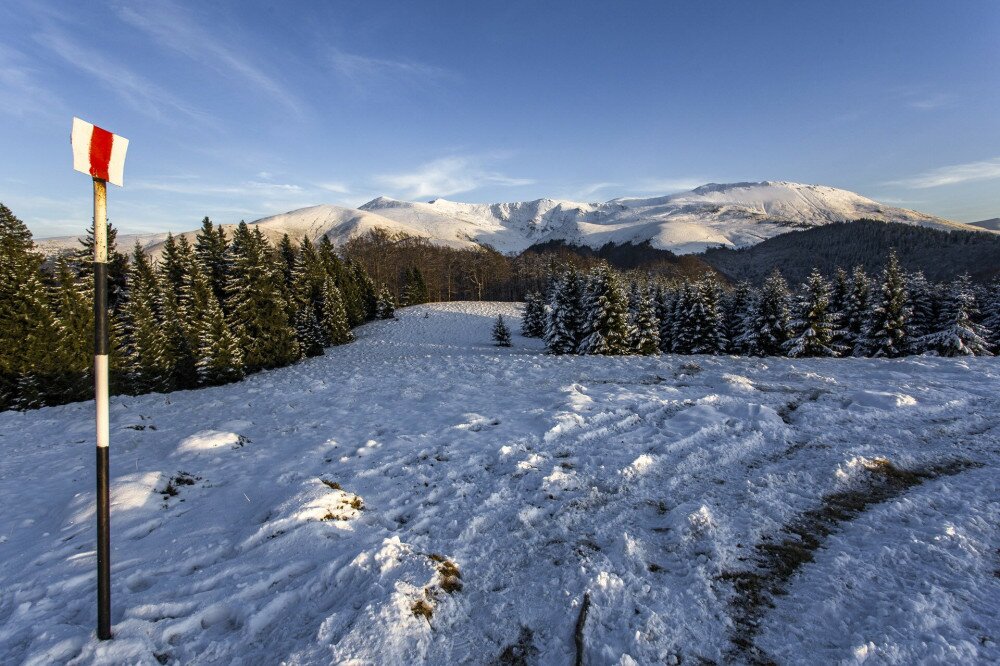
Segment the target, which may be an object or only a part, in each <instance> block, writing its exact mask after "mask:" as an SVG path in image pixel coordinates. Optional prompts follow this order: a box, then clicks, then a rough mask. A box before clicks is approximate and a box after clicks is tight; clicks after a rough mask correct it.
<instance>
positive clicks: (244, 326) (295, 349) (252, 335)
mask: <svg viewBox="0 0 1000 666" xmlns="http://www.w3.org/2000/svg"><path fill="white" fill-rule="evenodd" d="M229 252H230V256H229V267H230V268H229V275H228V281H227V285H226V300H227V305H228V306H227V308H226V309H227V310H228V311H229V313H230V328H231V330H232V332H233V333H234V334H235V335H236V337H237V339H238V340H239V345H240V349H241V350H242V352H243V362H244V366H245V368H246V369H247V371H248V372H255V371H257V370H260V369H264V368H277V367H281V366H284V365H288V364H289V363H292V362H293V361H295V360H297V359H299V358H300V357H301V354H300V349H299V344H298V341H297V340H296V337H295V329H294V328H293V327H292V325H291V321H290V320H289V316H288V311H289V309H290V308H289V305H288V302H287V300H286V296H285V293H286V291H287V290H286V288H285V284H284V278H283V276H282V273H281V271H280V269H278V268H276V267H275V265H274V262H273V260H272V256H271V253H272V251H271V247H270V246H269V245H268V243H267V241H266V240H264V238H263V236H262V234H260V230H259V229H257V230H256V231H255V232H253V233H251V232H250V231H249V228H248V227H247V225H246V224H245V223H243V222H241V223H240V225H239V226H238V227H237V229H236V232H235V233H234V234H233V242H232V243H231V244H230V246H229Z"/></svg>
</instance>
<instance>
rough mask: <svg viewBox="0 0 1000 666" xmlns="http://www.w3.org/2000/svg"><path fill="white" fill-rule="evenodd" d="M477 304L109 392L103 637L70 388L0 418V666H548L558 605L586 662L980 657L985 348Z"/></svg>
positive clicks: (985, 641) (994, 457) (997, 372)
mask: <svg viewBox="0 0 1000 666" xmlns="http://www.w3.org/2000/svg"><path fill="white" fill-rule="evenodd" d="M499 312H502V313H504V314H505V315H509V316H510V317H511V319H512V320H513V322H512V323H513V326H512V327H513V328H515V329H516V325H517V321H516V317H517V306H515V305H512V304H497V303H485V304H475V303H473V304H450V305H428V306H420V307H415V308H408V309H405V310H402V311H400V312H399V320H397V321H389V322H378V323H374V324H370V325H368V326H366V327H364V328H362V329H360V331H359V339H358V341H357V342H355V343H353V344H350V345H347V346H344V347H339V348H335V349H332V350H328V354H327V355H326V356H324V357H321V358H317V359H312V360H310V361H307V362H304V363H301V364H299V365H296V366H294V367H290V368H285V369H281V370H276V371H272V372H267V373H262V374H259V375H256V376H253V377H251V378H249V379H247V380H246V381H243V382H241V383H239V384H236V385H231V386H225V387H219V388H210V389H203V390H199V391H189V392H179V393H173V394H170V395H146V396H141V397H134V398H133V397H124V398H116V399H114V400H113V403H112V410H111V415H112V475H113V486H112V492H113V497H112V502H113V503H112V525H113V532H112V548H113V603H114V606H113V621H114V633H115V639H114V640H113V641H110V642H104V643H101V642H98V641H96V640H95V638H94V634H93V632H94V625H95V615H96V613H95V607H94V606H95V604H94V566H95V561H94V532H95V527H94V517H93V504H94V495H93V485H94V482H93V471H92V470H93V466H94V452H93V440H92V434H91V431H92V423H91V419H92V414H91V412H92V405H91V404H90V403H80V404H75V405H68V406H64V407H55V408H46V409H42V410H38V411H33V412H28V413H13V412H7V413H3V414H0V449H2V451H3V456H2V457H0V506H2V513H0V565H2V567H0V663H3V664H16V663H22V662H23V663H32V664H53V663H94V662H96V663H108V664H111V663H114V664H121V663H148V664H157V663H182V664H188V663H205V664H207V663H211V664H216V663H219V664H228V663H241V664H257V663H260V664H277V663H289V664H305V663H309V664H316V663H323V664H325V663H358V664H412V663H433V664H456V663H491V662H497V663H540V664H565V663H571V661H572V659H573V655H574V650H575V647H574V633H575V632H574V627H575V625H576V624H577V620H578V617H579V615H580V605H581V603H582V602H583V599H584V596H585V594H589V599H590V603H589V612H588V613H587V616H586V619H585V622H584V623H583V628H582V633H581V636H582V639H583V644H584V646H585V663H587V664H633V663H640V664H648V663H685V664H695V663H699V660H711V661H715V662H719V663H725V662H737V663H739V662H743V661H748V660H751V659H762V658H769V659H773V660H775V661H777V662H778V663H801V664H816V663H837V662H847V663H855V662H861V661H865V662H866V663H900V664H910V663H947V664H955V663H996V662H998V661H1000V646H998V641H1000V577H998V576H1000V476H998V473H997V472H998V462H1000V391H998V388H1000V360H998V359H991V358H985V359H981V358H975V359H933V358H908V359H902V360H895V361H885V360H868V359H843V360H811V361H803V360H790V359H738V358H712V357H673V356H669V357H662V358H596V357H552V356H546V355H545V354H543V353H542V352H541V349H540V344H539V342H538V341H533V340H526V339H524V338H521V337H519V336H516V335H515V337H514V347H513V348H511V349H497V348H495V347H492V346H491V345H490V340H489V332H490V328H491V324H492V322H493V318H494V317H495V316H496V314H497V313H499ZM956 462H960V463H961V464H955V463H956ZM977 465H978V466H977ZM933 469H937V470H938V471H939V472H940V473H932V472H928V473H927V474H925V475H920V474H906V473H905V472H903V471H900V470H933ZM324 482H326V483H324ZM168 484H169V485H170V488H171V489H172V490H174V491H175V492H176V494H175V495H169V494H164V493H163V492H162V491H163V490H164V489H166V488H167V486H168ZM879 493H881V494H879ZM845 502H846V503H850V502H854V504H853V505H852V506H854V509H855V510H853V511H852V510H849V509H844V508H843V506H846V504H845ZM831 507H833V508H831ZM836 507H840V508H839V509H837V508H836ZM823 521H825V522H823ZM803 534H805V536H804V537H803ZM790 535H797V536H794V538H793V537H790ZM796 539H801V540H802V543H803V546H802V548H801V549H798V550H796V549H795V548H792V547H790V546H789V543H790V542H793V541H795V540H796ZM793 545H794V544H793ZM772 546H773V547H772ZM456 569H457V571H456ZM739 572H750V574H753V575H756V576H757V578H756V579H754V580H755V581H756V582H757V583H759V584H760V588H759V589H755V588H753V586H752V585H747V584H746V580H747V579H746V578H743V579H740V577H739ZM755 572H756V573H755ZM740 580H742V581H743V582H742V583H740ZM518 658H524V659H525V661H524V662H519V661H518Z"/></svg>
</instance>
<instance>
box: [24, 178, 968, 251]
mask: <svg viewBox="0 0 1000 666" xmlns="http://www.w3.org/2000/svg"><path fill="white" fill-rule="evenodd" d="M862 217H866V218H874V219H879V220H885V221H892V222H902V223H905V224H916V225H921V226H926V227H934V228H939V229H948V230H951V229H962V230H966V231H982V228H978V227H973V226H970V225H967V224H961V223H958V222H951V221H949V220H945V219H942V218H939V217H934V216H932V215H927V214H924V213H919V212H917V211H912V210H907V209H903V208H894V207H892V206H887V205H884V204H881V203H879V202H877V201H874V200H872V199H868V198H866V197H863V196H861V195H860V194H856V193H854V192H849V191H847V190H841V189H837V188H834V187H826V186H823V185H803V184H799V183H790V182H776V181H766V182H761V183H731V184H725V185H720V184H715V183H712V184H708V185H703V186H701V187H698V188H695V189H693V190H691V191H690V192H683V193H680V194H671V195H667V196H661V197H653V198H649V199H636V198H623V199H612V200H611V201H607V202H604V203H579V202H574V201H561V200H554V199H537V200H535V201H522V202H515V203H497V204H469V203H457V202H454V201H447V200H445V199H436V200H434V201H431V202H428V203H420V202H408V201H397V200H395V199H389V198H387V197H379V198H377V199H373V200H372V201H369V202H368V203H366V204H364V205H363V206H360V207H359V208H357V209H354V208H344V207H341V206H332V205H319V206H312V207H309V208H302V209H299V210H294V211H290V212H288V213H282V214H280V215H274V216H271V217H266V218H263V219H260V220H257V221H256V222H253V223H252V224H254V225H257V226H259V227H260V229H261V231H262V232H263V233H264V235H265V236H267V237H268V238H269V239H271V240H272V241H277V240H279V239H280V238H281V236H282V235H283V234H286V233H287V234H289V235H290V236H291V237H292V238H301V237H302V236H309V237H310V239H312V240H316V239H318V238H319V237H321V236H323V235H326V236H328V237H329V238H330V240H332V241H333V242H334V243H335V244H339V243H343V242H345V241H347V240H348V239H350V238H352V237H355V236H357V235H360V234H363V233H365V232H367V231H369V230H371V229H374V228H382V229H386V230H389V231H392V232H402V233H406V234H409V235H412V236H418V237H421V238H426V239H427V240H429V241H430V242H432V243H436V244H441V245H448V246H453V247H472V246H475V245H490V246H492V247H494V248H496V249H497V250H499V251H501V252H505V253H510V252H515V253H516V252H521V251H523V250H525V249H526V248H528V247H530V246H532V245H535V244H537V243H543V242H546V241H553V240H560V241H566V242H567V243H571V244H576V245H585V246H589V247H593V248H598V247H601V246H602V245H605V244H606V243H609V242H614V243H618V244H625V243H633V244H638V243H643V242H646V241H649V242H650V243H651V244H652V245H653V247H656V248H659V249H664V250H670V251H672V252H674V253H676V254H692V253H697V252H702V251H704V250H706V249H708V248H711V247H719V246H724V247H734V248H736V247H746V246H749V245H754V244H756V243H759V242H760V241H763V240H766V239H768V238H772V237H774V236H777V235H779V234H783V233H786V232H788V231H793V230H795V229H806V228H809V227H815V226H820V225H824V224H830V223H833V222H843V221H849V220H855V219H858V218H862ZM224 226H226V227H227V228H229V227H231V226H232V225H224ZM194 233H195V232H193V231H191V232H186V233H184V234H183V235H186V236H189V239H190V240H193V237H194ZM165 237H166V234H152V235H149V234H147V235H142V236H128V235H122V236H120V237H119V247H120V248H123V249H124V248H128V247H131V246H132V245H133V244H134V243H135V241H136V240H138V241H139V243H140V244H141V245H142V246H143V247H144V248H145V249H146V250H147V251H149V252H150V253H152V254H154V255H155V254H157V253H158V250H159V248H160V246H161V245H162V242H163V240H164V238H165ZM75 242H76V241H75V239H74V238H53V239H44V240H40V241H39V243H38V244H39V246H40V247H41V248H42V249H43V251H46V252H55V251H58V250H60V249H63V248H65V247H69V246H71V245H75Z"/></svg>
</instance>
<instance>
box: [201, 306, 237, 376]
mask: <svg viewBox="0 0 1000 666" xmlns="http://www.w3.org/2000/svg"><path fill="white" fill-rule="evenodd" d="M196 356H197V359H198V360H197V363H196V367H197V369H198V382H199V383H200V384H202V385H203V386H215V385H218V384H226V383H229V382H234V381H237V380H239V379H241V378H242V377H243V353H242V352H241V351H240V347H239V342H238V341H237V339H236V336H234V335H233V334H232V332H231V331H230V330H229V325H228V324H226V318H225V315H223V313H222V308H221V307H220V306H219V301H218V299H216V298H215V292H213V291H211V290H210V291H209V292H208V297H207V299H206V302H205V312H204V315H203V317H202V319H201V321H200V322H199V325H198V351H197V354H196Z"/></svg>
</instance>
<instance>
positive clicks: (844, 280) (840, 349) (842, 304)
mask: <svg viewBox="0 0 1000 666" xmlns="http://www.w3.org/2000/svg"><path fill="white" fill-rule="evenodd" d="M850 296H851V279H850V278H849V277H848V275H847V271H845V270H844V269H843V268H841V267H840V266H837V270H836V272H835V273H834V276H833V285H832V286H831V288H830V305H829V307H828V308H827V311H828V312H829V313H830V326H831V330H832V333H833V339H832V345H833V349H835V350H836V351H837V353H838V354H843V353H844V352H846V351H848V350H850V349H851V348H853V344H848V343H849V338H850V335H849V334H848V332H847V310H848V303H849V301H850Z"/></svg>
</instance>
